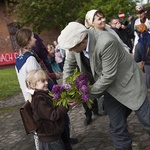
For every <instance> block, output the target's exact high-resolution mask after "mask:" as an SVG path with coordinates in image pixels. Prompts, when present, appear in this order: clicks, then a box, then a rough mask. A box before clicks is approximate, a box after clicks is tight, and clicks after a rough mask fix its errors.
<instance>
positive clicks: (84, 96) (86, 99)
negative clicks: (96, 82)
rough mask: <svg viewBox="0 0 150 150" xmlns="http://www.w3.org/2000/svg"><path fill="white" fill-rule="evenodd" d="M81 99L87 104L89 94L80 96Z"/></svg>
mask: <svg viewBox="0 0 150 150" xmlns="http://www.w3.org/2000/svg"><path fill="white" fill-rule="evenodd" d="M82 99H83V100H84V102H87V101H88V100H89V94H82Z"/></svg>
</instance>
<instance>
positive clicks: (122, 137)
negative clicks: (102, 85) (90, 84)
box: [104, 92, 132, 150]
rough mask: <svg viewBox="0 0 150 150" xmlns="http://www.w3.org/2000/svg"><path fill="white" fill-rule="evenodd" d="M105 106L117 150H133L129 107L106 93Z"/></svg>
mask: <svg viewBox="0 0 150 150" xmlns="http://www.w3.org/2000/svg"><path fill="white" fill-rule="evenodd" d="M104 98H105V101H104V105H105V108H106V111H107V114H108V116H109V118H110V132H111V136H112V139H113V143H114V147H115V148H116V149H118V150H119V149H121V150H125V149H131V144H132V140H131V138H130V136H129V133H128V131H127V121H126V111H127V107H125V106H124V105H122V104H121V103H120V102H118V101H117V100H116V99H115V98H114V97H112V96H111V95H110V94H109V93H107V92H105V93H104Z"/></svg>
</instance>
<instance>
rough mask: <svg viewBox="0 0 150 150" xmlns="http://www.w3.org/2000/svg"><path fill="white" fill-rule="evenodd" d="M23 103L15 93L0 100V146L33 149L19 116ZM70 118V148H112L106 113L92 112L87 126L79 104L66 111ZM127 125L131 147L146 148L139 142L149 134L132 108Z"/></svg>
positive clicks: (0, 149) (1, 149) (0, 148)
mask: <svg viewBox="0 0 150 150" xmlns="http://www.w3.org/2000/svg"><path fill="white" fill-rule="evenodd" d="M22 104H23V97H22V95H21V94H20V95H17V96H15V97H12V98H10V99H8V100H7V101H0V150H34V149H35V148H34V140H33V136H32V135H26V133H25V130H24V128H23V124H22V121H21V118H20V114H19V109H20V107H21V105H22ZM69 116H70V120H71V136H72V137H76V138H78V140H79V143H78V144H76V145H73V150H113V144H112V140H111V137H110V134H109V130H108V127H109V119H108V116H101V117H96V116H93V122H92V124H90V125H89V126H87V127H85V126H84V125H83V121H84V110H83V108H82V106H80V107H78V108H76V109H75V110H74V111H71V112H70V113H69ZM128 120H129V121H128V122H129V125H130V127H132V128H133V129H134V133H133V134H131V136H132V139H133V150H150V143H147V144H148V145H145V147H146V148H145V149H144V148H142V145H141V142H142V141H145V140H146V139H147V138H148V137H149V136H148V134H147V133H146V132H145V131H144V130H143V129H142V127H141V125H140V124H139V122H138V120H137V118H136V116H135V114H134V112H133V113H132V114H131V115H130V116H129V119H128Z"/></svg>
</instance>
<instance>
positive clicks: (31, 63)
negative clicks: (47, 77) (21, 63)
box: [26, 56, 41, 73]
mask: <svg viewBox="0 0 150 150" xmlns="http://www.w3.org/2000/svg"><path fill="white" fill-rule="evenodd" d="M26 63H27V64H28V66H27V68H26V72H27V73H28V72H29V71H31V70H39V69H41V66H40V65H39V63H38V62H37V60H36V58H35V57H34V56H30V57H29V58H28V59H27V62H26Z"/></svg>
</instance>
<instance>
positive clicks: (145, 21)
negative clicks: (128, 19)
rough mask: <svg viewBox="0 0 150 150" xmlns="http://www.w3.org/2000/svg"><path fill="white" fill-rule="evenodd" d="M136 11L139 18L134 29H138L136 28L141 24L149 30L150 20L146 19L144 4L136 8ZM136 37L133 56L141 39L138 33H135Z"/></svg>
mask: <svg viewBox="0 0 150 150" xmlns="http://www.w3.org/2000/svg"><path fill="white" fill-rule="evenodd" d="M135 11H136V16H137V17H138V18H137V19H136V20H135V23H134V29H136V28H135V27H136V26H137V25H139V24H145V25H146V27H147V29H150V20H148V18H146V16H145V8H144V6H143V5H142V4H139V5H137V6H136V8H135ZM134 35H135V39H134V45H133V55H134V51H135V46H136V44H137V43H138V39H139V36H138V34H137V33H136V31H135V32H134Z"/></svg>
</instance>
